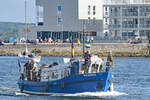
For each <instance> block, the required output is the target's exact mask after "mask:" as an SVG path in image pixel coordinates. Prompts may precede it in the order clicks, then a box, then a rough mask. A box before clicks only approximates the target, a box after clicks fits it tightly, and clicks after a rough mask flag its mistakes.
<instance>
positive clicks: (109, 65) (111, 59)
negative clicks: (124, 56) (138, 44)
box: [106, 52, 113, 72]
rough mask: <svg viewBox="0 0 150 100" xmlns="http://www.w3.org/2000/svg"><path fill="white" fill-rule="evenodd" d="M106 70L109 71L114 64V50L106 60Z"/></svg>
mask: <svg viewBox="0 0 150 100" xmlns="http://www.w3.org/2000/svg"><path fill="white" fill-rule="evenodd" d="M106 66H107V67H106V72H109V70H110V68H111V67H112V66H113V56H112V52H109V54H108V57H107V62H106Z"/></svg>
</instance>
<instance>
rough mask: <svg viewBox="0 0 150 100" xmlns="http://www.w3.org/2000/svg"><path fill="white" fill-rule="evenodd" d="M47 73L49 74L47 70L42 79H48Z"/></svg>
mask: <svg viewBox="0 0 150 100" xmlns="http://www.w3.org/2000/svg"><path fill="white" fill-rule="evenodd" d="M49 75H50V72H49V71H46V72H44V79H49Z"/></svg>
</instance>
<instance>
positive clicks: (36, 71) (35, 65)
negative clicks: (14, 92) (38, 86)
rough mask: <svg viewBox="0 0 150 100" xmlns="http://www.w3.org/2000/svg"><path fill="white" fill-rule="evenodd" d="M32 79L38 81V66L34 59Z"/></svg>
mask: <svg viewBox="0 0 150 100" xmlns="http://www.w3.org/2000/svg"><path fill="white" fill-rule="evenodd" d="M32 66H33V68H32V80H33V81H37V74H38V67H37V64H36V62H35V61H34V60H32Z"/></svg>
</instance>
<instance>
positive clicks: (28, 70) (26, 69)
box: [24, 60, 32, 80]
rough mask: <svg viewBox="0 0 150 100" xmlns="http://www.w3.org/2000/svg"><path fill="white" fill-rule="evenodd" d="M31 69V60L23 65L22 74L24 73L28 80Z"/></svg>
mask: <svg viewBox="0 0 150 100" xmlns="http://www.w3.org/2000/svg"><path fill="white" fill-rule="evenodd" d="M31 69H32V64H31V60H28V61H27V63H26V64H25V65H24V72H25V74H26V75H25V76H26V77H27V79H28V80H31V79H30V76H31V74H30V71H31Z"/></svg>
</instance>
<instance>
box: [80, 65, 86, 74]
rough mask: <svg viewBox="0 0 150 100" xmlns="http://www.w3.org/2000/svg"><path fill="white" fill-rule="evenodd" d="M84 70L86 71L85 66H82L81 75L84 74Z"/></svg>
mask: <svg viewBox="0 0 150 100" xmlns="http://www.w3.org/2000/svg"><path fill="white" fill-rule="evenodd" d="M84 70H85V64H82V66H81V69H80V74H84Z"/></svg>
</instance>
